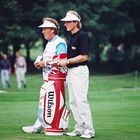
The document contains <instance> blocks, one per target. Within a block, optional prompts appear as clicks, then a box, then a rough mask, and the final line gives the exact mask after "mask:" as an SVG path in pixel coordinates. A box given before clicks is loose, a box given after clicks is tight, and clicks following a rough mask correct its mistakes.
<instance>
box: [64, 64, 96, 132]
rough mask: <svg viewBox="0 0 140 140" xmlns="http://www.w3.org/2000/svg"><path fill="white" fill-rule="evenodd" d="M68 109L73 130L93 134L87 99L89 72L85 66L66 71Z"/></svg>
mask: <svg viewBox="0 0 140 140" xmlns="http://www.w3.org/2000/svg"><path fill="white" fill-rule="evenodd" d="M67 83H68V92H69V102H70V109H71V111H72V113H73V116H74V119H75V121H76V125H75V130H78V131H79V132H81V133H82V132H83V131H85V130H87V129H88V130H89V131H91V133H92V134H95V131H94V128H93V122H92V115H91V111H90V107H89V103H88V99H87V95H88V86H89V70H88V67H87V66H78V67H74V68H69V69H68V76H67Z"/></svg>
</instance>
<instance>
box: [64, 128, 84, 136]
mask: <svg viewBox="0 0 140 140" xmlns="http://www.w3.org/2000/svg"><path fill="white" fill-rule="evenodd" d="M66 135H67V136H71V137H76V136H81V133H80V132H79V131H77V130H73V131H72V132H67V133H66Z"/></svg>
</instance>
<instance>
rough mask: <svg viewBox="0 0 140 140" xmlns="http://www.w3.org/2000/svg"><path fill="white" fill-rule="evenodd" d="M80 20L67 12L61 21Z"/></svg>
mask: <svg viewBox="0 0 140 140" xmlns="http://www.w3.org/2000/svg"><path fill="white" fill-rule="evenodd" d="M80 20H81V19H80V18H79V17H78V16H77V15H75V14H74V13H72V12H67V14H66V16H65V17H64V18H62V19H61V21H79V22H80Z"/></svg>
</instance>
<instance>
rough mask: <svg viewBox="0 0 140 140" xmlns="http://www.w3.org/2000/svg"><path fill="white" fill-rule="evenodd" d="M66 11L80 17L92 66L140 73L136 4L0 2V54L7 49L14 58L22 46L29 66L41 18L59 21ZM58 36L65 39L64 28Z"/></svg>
mask: <svg viewBox="0 0 140 140" xmlns="http://www.w3.org/2000/svg"><path fill="white" fill-rule="evenodd" d="M68 10H76V11H78V12H79V13H80V14H81V17H82V23H83V28H84V30H86V31H87V32H88V35H89V37H90V48H91V51H90V62H91V64H90V65H91V66H95V68H99V69H100V67H103V66H104V65H105V68H106V66H107V67H108V68H109V69H111V70H113V71H115V72H127V71H131V70H136V69H140V47H139V45H140V39H139V36H140V18H139V13H140V1H139V0H113V1H112V0H86V1H85V0H80V1H79V0H71V1H68V2H66V1H65V0H30V1H27V0H24V1H23V0H4V1H0V27H1V28H0V50H1V53H2V52H8V51H9V46H10V47H11V48H12V53H11V55H12V56H13V58H14V52H15V51H16V50H18V49H20V48H21V45H22V46H24V49H25V50H26V57H27V60H28V62H29V63H30V60H31V55H30V52H31V49H32V48H33V47H34V46H35V45H36V43H37V42H40V40H41V33H40V31H39V29H38V28H37V27H38V25H40V24H41V22H42V18H43V17H46V16H49V17H54V18H56V19H57V20H58V21H60V19H61V18H62V17H63V16H64V15H65V14H66V12H67V11H68ZM60 25H62V23H60ZM60 34H61V35H62V36H64V37H67V34H65V29H64V28H61V32H60ZM41 46H42V47H43V45H41V44H39V43H38V47H41ZM114 64H115V65H116V66H115V67H114ZM120 68H121V69H120Z"/></svg>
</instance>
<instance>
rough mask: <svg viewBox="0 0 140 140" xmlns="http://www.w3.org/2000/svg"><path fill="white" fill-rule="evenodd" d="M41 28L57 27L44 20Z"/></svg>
mask: <svg viewBox="0 0 140 140" xmlns="http://www.w3.org/2000/svg"><path fill="white" fill-rule="evenodd" d="M38 27H39V28H45V27H46V28H56V29H57V27H56V25H55V24H54V23H52V22H50V21H48V20H44V22H43V24H41V25H40V26H38Z"/></svg>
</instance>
